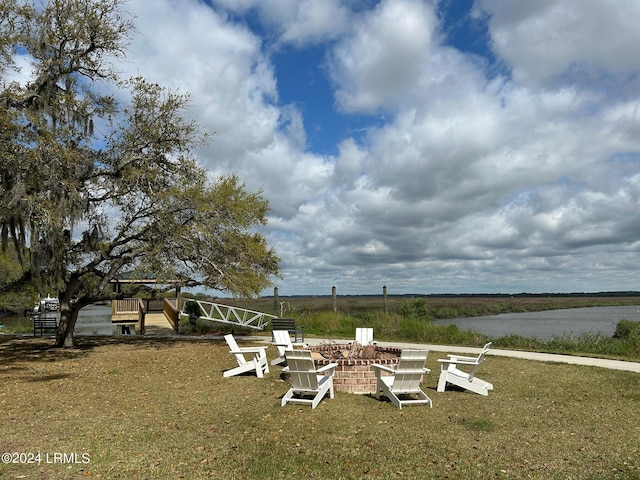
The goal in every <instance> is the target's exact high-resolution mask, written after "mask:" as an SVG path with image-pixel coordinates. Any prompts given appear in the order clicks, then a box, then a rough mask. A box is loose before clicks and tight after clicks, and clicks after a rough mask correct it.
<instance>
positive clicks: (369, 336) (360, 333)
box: [349, 328, 378, 347]
mask: <svg viewBox="0 0 640 480" xmlns="http://www.w3.org/2000/svg"><path fill="white" fill-rule="evenodd" d="M355 341H356V342H358V343H359V344H360V345H362V346H363V347H366V346H367V345H375V344H376V343H378V342H374V341H373V328H356V339H355ZM351 343H353V342H349V344H351Z"/></svg>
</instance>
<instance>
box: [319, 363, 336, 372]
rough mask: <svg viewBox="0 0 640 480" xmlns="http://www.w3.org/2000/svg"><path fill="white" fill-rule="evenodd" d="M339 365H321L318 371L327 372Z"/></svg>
mask: <svg viewBox="0 0 640 480" xmlns="http://www.w3.org/2000/svg"><path fill="white" fill-rule="evenodd" d="M337 366H338V364H337V363H330V364H328V365H325V366H324V367H320V368H319V369H317V370H316V373H324V372H326V371H328V370H333V369H334V368H336V367H337Z"/></svg>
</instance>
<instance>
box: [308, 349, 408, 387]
mask: <svg viewBox="0 0 640 480" xmlns="http://www.w3.org/2000/svg"><path fill="white" fill-rule="evenodd" d="M358 347H359V346H358V345H357V344H356V349H358V350H359V351H358V352H354V351H353V350H354V349H353V346H352V345H320V346H317V347H309V350H311V352H312V354H313V359H314V361H315V364H316V367H322V366H324V365H328V364H329V363H337V364H338V366H337V367H336V370H335V374H334V376H333V387H334V389H335V390H336V391H338V392H348V393H375V391H376V373H375V371H374V369H372V368H371V365H373V364H374V363H377V364H380V365H386V366H389V367H391V368H395V367H396V366H397V365H398V362H399V361H400V352H401V349H399V348H393V347H384V348H383V347H374V346H369V347H359V348H358ZM354 353H359V355H354ZM365 357H366V358H365Z"/></svg>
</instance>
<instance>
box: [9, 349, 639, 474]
mask: <svg viewBox="0 0 640 480" xmlns="http://www.w3.org/2000/svg"><path fill="white" fill-rule="evenodd" d="M78 340H79V344H80V348H77V349H73V350H53V349H49V348H47V347H48V345H50V343H51V340H46V339H45V340H43V339H32V338H11V337H5V338H3V339H2V340H0V341H1V342H2V343H0V378H1V380H2V386H3V387H2V389H1V391H0V406H1V409H2V410H1V411H2V421H1V422H0V453H3V452H21V453H25V454H28V453H30V452H32V453H34V454H35V453H38V452H40V455H41V457H40V463H39V464H38V463H35V464H1V465H0V478H7V479H13V478H24V479H67V478H87V477H89V478H105V479H106V478H113V479H116V478H118V479H138V478H141V479H143V478H163V479H166V478H184V479H199V478H225V479H253V478H256V479H267V478H268V479H272V478H283V479H284V478H301V479H313V478H325V479H341V478H345V479H349V478H353V479H361V478H365V479H366V478H371V479H374V478H406V479H429V478H437V479H442V478H461V479H474V478H482V479H485V478H486V479H489V478H491V479H495V478H534V479H536V478H538V479H594V480H595V479H610V478H611V479H614V478H620V479H632V478H633V479H638V478H640V388H639V387H640V376H638V374H636V373H630V372H620V371H612V370H605V369H602V368H595V367H582V366H572V365H564V364H546V363H538V362H532V361H526V360H517V359H509V358H501V357H491V356H489V357H488V359H487V361H486V362H485V363H484V364H483V365H482V366H481V367H480V370H479V372H478V376H480V377H481V378H483V379H485V380H487V381H490V382H492V383H493V384H494V385H495V390H494V391H492V392H490V394H489V396H488V397H481V396H479V395H475V394H471V393H468V392H463V391H460V390H451V391H447V392H445V393H437V392H436V391H435V387H436V384H437V379H438V369H439V366H438V363H437V361H436V360H437V358H438V357H440V356H442V354H438V353H436V352H433V353H431V354H430V356H429V360H428V362H427V366H428V367H429V368H431V370H432V373H431V374H430V375H428V376H426V377H425V381H424V384H423V390H425V392H427V394H428V395H429V396H430V397H431V398H432V399H433V404H434V407H433V409H430V408H428V407H425V406H413V407H405V408H403V409H402V410H397V409H396V408H395V407H393V406H392V405H391V403H389V402H388V401H376V400H375V398H374V397H373V396H369V395H352V394H347V393H340V392H338V393H336V398H335V399H333V400H329V399H325V400H323V401H322V402H321V403H320V405H319V406H318V408H317V409H315V410H311V408H310V407H304V406H303V407H301V406H296V405H287V406H285V407H280V397H281V396H282V395H283V394H284V393H285V392H286V391H287V389H288V384H287V383H285V382H282V381H280V379H279V374H280V370H281V369H280V368H279V367H273V368H272V369H271V373H270V374H268V375H267V376H266V378H264V379H258V378H256V377H255V376H237V377H231V378H223V377H222V372H223V371H224V370H225V369H228V368H231V367H233V366H234V360H233V358H232V357H231V356H230V355H229V354H228V348H227V346H226V344H225V343H224V342H223V341H218V340H194V339H191V340H161V339H153V338H149V337H147V338H131V339H122V338H116V337H112V338H99V339H98V338H80V339H78ZM241 346H242V345H241ZM268 354H269V359H270V360H271V359H272V358H275V357H276V349H275V347H269V350H268ZM56 453H64V454H66V455H67V456H66V458H64V459H66V460H70V459H71V460H74V459H75V462H74V463H61V462H60V456H58V457H56V456H55V455H54V454H56ZM72 453H73V454H76V458H74V457H73V456H71V455H69V454H72ZM56 459H57V460H58V461H57V462H56V463H52V462H54V461H56ZM3 460H5V457H4V456H3ZM83 461H86V462H87V463H83Z"/></svg>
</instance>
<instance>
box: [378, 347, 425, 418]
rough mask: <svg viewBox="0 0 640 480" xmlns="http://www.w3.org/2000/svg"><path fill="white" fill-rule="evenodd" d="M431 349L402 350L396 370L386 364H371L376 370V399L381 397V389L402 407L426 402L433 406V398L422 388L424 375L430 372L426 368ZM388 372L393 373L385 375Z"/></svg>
mask: <svg viewBox="0 0 640 480" xmlns="http://www.w3.org/2000/svg"><path fill="white" fill-rule="evenodd" d="M428 354H429V350H402V353H401V354H400V361H399V362H398V367H397V368H396V369H395V370H394V369H393V368H390V367H388V366H386V365H378V364H374V365H371V367H372V368H375V370H376V377H377V379H378V380H377V382H376V383H377V385H376V399H378V400H379V399H380V390H382V392H383V393H384V394H385V395H386V396H387V397H388V398H389V400H391V402H392V403H393V404H394V405H395V406H396V407H398V408H399V409H402V406H403V405H412V404H421V403H426V404H428V405H429V406H430V407H433V404H432V403H431V399H430V398H429V397H428V396H427V394H426V393H424V392H423V391H422V390H421V389H420V382H421V381H422V375H424V374H425V373H429V372H430V370H429V369H428V368H425V366H424V365H425V362H426V361H427V355H428ZM383 372H387V373H390V374H391V375H385V376H383V375H382V373H383Z"/></svg>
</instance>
